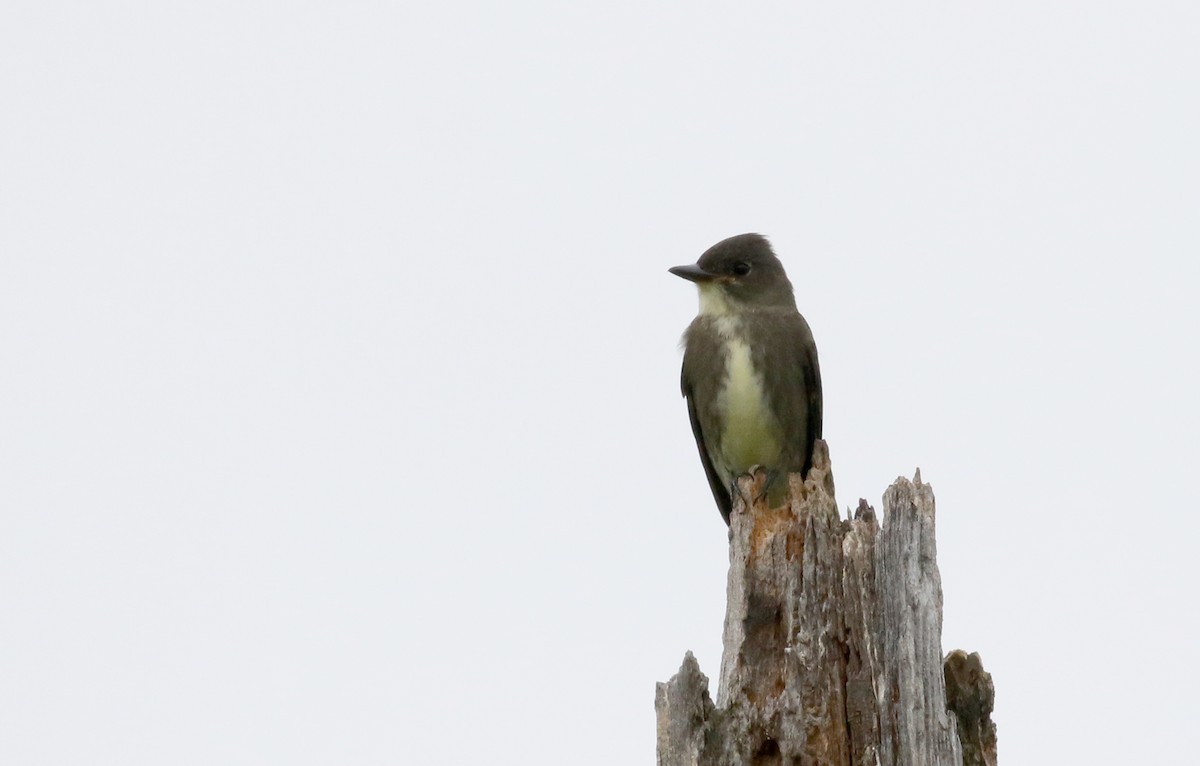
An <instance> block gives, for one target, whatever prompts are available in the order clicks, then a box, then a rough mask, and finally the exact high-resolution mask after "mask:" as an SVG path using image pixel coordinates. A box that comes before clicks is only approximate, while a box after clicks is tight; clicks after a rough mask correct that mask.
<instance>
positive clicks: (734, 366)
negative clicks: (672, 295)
mask: <svg viewBox="0 0 1200 766" xmlns="http://www.w3.org/2000/svg"><path fill="white" fill-rule="evenodd" d="M670 271H671V273H672V274H675V275H676V276H680V277H683V278H684V279H687V280H690V281H692V282H695V283H696V286H697V287H698V288H700V314H699V315H698V316H697V317H696V318H695V320H693V321H692V324H691V325H690V326H689V327H688V329H687V332H686V333H684V336H683V345H684V352H683V395H684V396H685V397H687V404H688V415H689V416H690V417H691V420H692V432H693V433H694V434H695V436H696V446H697V447H699V448H700V461H701V462H702V463H704V472H705V473H706V474H708V483H709V486H711V487H712V493H713V497H714V498H715V499H716V501H717V507H718V508H719V509H720V511H721V516H722V517H723V518H724V519H725V523H726V524H728V523H729V514H730V511H731V510H732V509H733V503H732V497H733V494H732V493H733V492H735V491H736V489H737V485H736V481H737V477H738V476H740V475H742V474H744V473H748V472H750V470H751V469H752V468H754V467H756V466H757V467H760V468H763V469H765V470H766V472H767V491H768V497H769V499H770V501H771V504H772V505H776V504H778V503H780V502H782V501H783V499H784V497H785V496H786V494H787V474H788V473H793V472H794V473H801V474H807V473H808V469H809V468H810V467H811V465H812V451H813V444H814V442H816V440H817V439H820V438H821V370H820V367H819V366H818V365H817V346H816V344H815V343H814V342H813V336H812V331H811V330H809V328H808V322H806V321H804V317H802V316H800V312H799V311H797V310H796V299H795V297H794V295H793V293H792V283H791V282H789V281H788V278H787V274H785V273H784V271H783V264H781V263H780V262H779V259H778V258H776V257H775V253H774V251H773V250H772V249H771V244H770V243H769V242H767V239H766V238H765V237H763V236H761V235H759V234H739V235H738V236H736V237H730V238H729V239H726V240H722V241H721V242H718V243H717V244H715V245H713V246H712V247H710V248H709V249H708V250H707V251H705V253H704V254H703V255H701V256H700V260H699V261H697V262H696V263H695V264H693V265H691V266H676V267H675V268H673V269H671V270H670Z"/></svg>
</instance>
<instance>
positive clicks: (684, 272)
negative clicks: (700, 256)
mask: <svg viewBox="0 0 1200 766" xmlns="http://www.w3.org/2000/svg"><path fill="white" fill-rule="evenodd" d="M667 271H669V272H671V273H672V274H674V275H675V276H677V277H683V278H684V279H686V280H688V281H689V282H697V283H704V282H711V281H713V280H714V279H716V278H717V276H718V275H717V274H713V273H712V272H708V271H705V270H704V269H702V268H700V266H699V265H697V264H695V263H693V264H691V265H688V266H675V267H673V268H670V269H667Z"/></svg>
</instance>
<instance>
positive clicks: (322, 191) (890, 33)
mask: <svg viewBox="0 0 1200 766" xmlns="http://www.w3.org/2000/svg"><path fill="white" fill-rule="evenodd" d="M1197 8H1198V6H1197V5H1196V4H1195V3H1187V2H1178V3H1168V2H1150V3H1133V2H1124V3H1122V2H1108V3H1103V2H1102V3H1096V2H1090V3H1084V2H1078V3H1074V2H1050V3H1046V2H1008V3H991V4H986V5H982V4H978V3H972V4H964V3H951V2H941V3H929V2H925V3H909V4H904V6H903V7H899V6H897V5H894V4H884V3H867V4H863V3H851V4H847V3H837V4H833V3H813V2H799V3H782V2H781V3H750V4H746V3H737V4H733V3H730V4H714V3H701V4H697V3H670V4H669V3H653V4H647V3H631V2H607V3H549V2H542V3H534V2H525V3H518V4H510V3H504V4H502V3H491V4H453V5H452V4H435V3H417V2H411V1H410V2H407V3H329V2H302V3H282V2H279V3H268V2H239V3H232V2H210V3H192V4H184V3H134V2H109V3H82V2H81V3H56V2H36V3H35V2H20V1H19V0H18V1H16V2H11V1H10V2H8V3H6V4H5V6H4V9H3V11H2V12H0V107H2V109H3V113H4V117H3V121H2V125H3V141H2V143H0V360H2V362H3V367H2V373H0V505H2V507H0V762H3V763H4V764H11V765H12V766H25V765H30V766H32V765H34V764H39V765H40V764H121V765H122V766H125V765H128V764H156V765H157V764H398V763H399V764H464V763H500V764H562V763H570V764H582V765H584V766H587V765H589V764H605V765H608V764H638V763H644V764H649V763H653V762H654V713H653V697H654V682H655V681H660V680H666V679H667V678H668V677H669V676H670V675H671V674H672V673H673V672H675V670H676V669H677V668H678V665H679V662H680V660H681V658H682V656H683V652H684V650H686V649H689V648H690V649H693V650H694V651H695V652H696V653H697V656H698V657H699V659H700V662H701V667H702V668H703V669H704V670H705V671H707V672H708V673H709V674H710V675H711V674H715V672H716V670H717V668H718V664H719V660H720V631H721V620H722V617H723V613H724V587H725V569H726V558H725V556H726V547H725V545H726V543H725V527H724V525H723V524H722V523H721V521H720V518H719V516H718V514H717V511H716V509H715V507H714V506H713V504H712V500H711V497H710V495H709V490H708V487H707V484H706V482H705V480H704V476H703V472H702V470H701V467H700V463H699V460H698V459H697V457H696V454H695V448H694V445H693V442H692V436H691V433H690V432H689V429H688V424H687V416H686V411H685V407H684V402H683V400H682V399H681V398H680V397H679V392H678V366H679V359H680V356H679V352H678V349H677V342H678V338H679V335H680V333H681V331H682V330H683V328H684V327H685V325H686V324H687V323H688V321H690V319H691V317H692V315H693V314H694V312H695V306H696V298H695V291H694V288H693V287H692V286H691V285H689V284H687V283H685V282H683V281H681V280H679V279H676V278H674V277H672V276H671V275H669V274H667V271H666V269H667V268H668V267H669V266H673V265H676V264H681V263H690V262H692V261H694V260H695V258H696V257H697V256H698V255H699V254H700V253H701V252H702V251H703V250H704V249H705V248H707V247H708V246H709V245H711V244H713V243H714V242H716V241H717V240H719V239H722V238H724V237H726V236H729V235H732V234H737V233H741V232H744V231H760V232H762V233H765V234H767V235H769V236H770V237H771V238H772V241H773V242H774V244H775V246H776V249H777V251H778V253H779V254H780V256H781V258H782V259H783V261H784V264H785V265H786V267H787V269H788V272H789V274H790V275H791V277H792V280H793V282H794V283H795V285H796V291H797V298H798V302H799V304H800V307H801V310H802V311H803V312H804V314H805V315H806V316H807V318H808V320H809V322H810V324H811V325H812V327H813V330H814V332H815V334H816V337H817V342H818V345H819V347H820V352H821V362H822V367H823V372H824V381H825V390H826V421H825V435H826V437H827V439H828V441H829V444H830V448H831V452H832V456H833V465H834V471H835V477H836V480H837V485H838V489H839V501H840V504H841V505H842V506H852V505H854V504H855V503H856V501H857V499H858V497H860V496H863V497H867V498H868V499H870V500H871V501H872V502H874V503H875V504H876V505H878V500H879V497H880V495H881V494H882V491H883V489H884V488H885V487H886V486H887V484H888V483H890V482H891V481H892V480H893V479H894V478H895V477H896V476H897V475H898V474H904V475H909V476H911V474H912V472H913V469H914V468H915V467H917V466H920V468H921V470H922V474H923V476H924V478H925V479H926V480H927V481H929V482H931V483H932V484H933V486H934V489H935V491H936V494H937V498H938V512H939V516H938V533H939V537H938V546H939V554H940V558H939V563H940V566H941V573H942V577H943V582H944V588H945V633H944V638H943V645H944V647H945V648H946V649H947V650H948V649H950V648H955V647H962V648H965V649H968V650H977V651H979V652H981V653H982V655H983V658H984V661H985V665H986V667H987V668H988V669H989V670H990V671H991V672H992V673H993V675H994V678H995V683H996V690H997V702H996V712H995V720H996V722H997V724H998V726H999V742H1000V756H1001V759H1002V762H1005V763H1009V764H1063V763H1080V764H1083V763H1087V764H1126V763H1165V762H1184V761H1185V760H1187V757H1188V756H1191V755H1194V748H1192V747H1191V745H1190V744H1189V743H1188V740H1187V739H1186V738H1185V733H1186V732H1190V731H1192V730H1193V727H1194V726H1195V718H1196V713H1197V703H1196V695H1195V690H1196V688H1197V684H1198V683H1200V672H1198V671H1197V669H1196V650H1197V642H1196V638H1195V633H1194V625H1193V620H1194V619H1195V607H1196V603H1197V599H1196V596H1195V590H1196V587H1197V584H1198V583H1197V575H1196V565H1195V560H1196V553H1195V549H1196V534H1197V531H1198V530H1197V527H1198V523H1197V521H1196V511H1195V508H1194V504H1195V492H1194V485H1195V477H1196V465H1197V458H1198V457H1200V456H1198V455H1197V452H1198V450H1197V446H1196V434H1197V429H1198V426H1200V423H1198V415H1197V412H1198V408H1197V405H1196V399H1195V397H1196V395H1197V388H1198V386H1200V373H1198V370H1200V351H1198V345H1200V342H1198V338H1197V335H1198V328H1200V312H1198V310H1197V307H1196V300H1197V291H1198V289H1200V279H1198V276H1200V267H1198V265H1197V257H1198V253H1200V180H1198V179H1200V149H1198V148H1197V146H1198V143H1200V142H1198V141H1197V136H1200V43H1198V39H1200V10H1197ZM1181 759H1182V760H1181Z"/></svg>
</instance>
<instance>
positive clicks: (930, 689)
mask: <svg viewBox="0 0 1200 766" xmlns="http://www.w3.org/2000/svg"><path fill="white" fill-rule="evenodd" d="M764 479H765V476H764V475H762V474H761V473H760V474H759V475H757V476H754V477H744V478H743V479H742V480H741V485H740V489H741V493H740V494H741V495H742V496H743V497H740V498H735V500H734V511H733V514H732V516H731V526H730V532H729V536H730V548H729V582H728V592H727V597H728V604H727V607H726V613H725V631H724V646H725V648H724V654H723V656H722V659H721V677H720V690H719V693H718V695H717V702H716V704H714V703H713V701H712V699H711V697H710V696H709V691H708V679H707V678H706V677H705V676H704V675H703V674H702V673H701V672H700V668H699V665H698V664H697V663H696V660H695V658H694V657H693V656H692V655H691V653H690V652H689V653H688V654H687V655H686V657H685V658H684V661H683V666H682V667H681V668H680V670H679V673H678V674H676V675H675V676H674V677H673V678H672V679H671V680H670V681H668V682H667V683H660V684H658V689H657V694H656V699H655V708H656V711H657V715H658V764H659V766H810V765H811V766H816V765H818V764H820V765H822V766H824V765H828V766H876V765H878V766H910V765H911V766H959V765H961V764H963V748H962V746H961V745H960V733H959V732H960V731H962V728H961V726H962V724H961V722H960V723H956V721H955V715H954V713H952V712H949V711H948V710H947V706H946V686H945V680H944V676H943V667H942V658H941V629H942V589H941V579H940V577H939V575H938V569H937V561H936V554H937V551H936V545H935V541H934V501H933V491H932V490H931V488H930V487H929V485H927V484H923V483H922V482H921V476H920V472H919V471H918V472H917V475H916V477H915V478H914V479H913V480H912V481H909V480H908V479H904V478H901V479H898V480H897V481H896V482H895V483H894V484H893V485H892V486H891V487H890V488H889V489H888V490H887V492H886V493H885V494H884V498H883V502H884V510H885V519H886V520H885V523H884V525H883V527H882V529H881V528H880V525H879V523H878V522H877V520H876V517H875V512H874V509H872V508H871V507H870V506H869V505H867V504H866V502H865V501H860V503H859V507H858V510H857V511H856V512H855V514H854V519H853V520H849V521H845V520H843V519H842V518H841V517H840V515H839V514H838V508H837V503H836V501H835V499H834V488H833V476H832V474H831V472H830V466H829V451H828V448H827V447H826V445H825V442H823V441H820V442H817V445H816V449H815V451H814V458H813V467H812V470H810V471H809V474H808V477H807V478H806V479H805V480H804V481H801V480H800V477H799V476H798V475H792V476H791V477H789V480H790V482H791V485H790V490H791V493H790V498H789V503H788V505H785V506H782V507H779V508H769V507H767V504H766V503H767V501H766V497H765V493H764V492H762V491H761V488H762V482H763V481H764ZM744 498H754V500H753V502H752V504H751V507H750V508H749V509H747V507H746V502H745V500H744ZM975 657H976V659H977V657H978V656H977V655H975ZM947 668H949V665H947ZM945 672H946V673H949V672H950V671H949V669H947V670H946V671H945ZM978 673H982V666H979V668H978ZM978 673H977V674H976V676H975V678H978ZM985 675H986V674H985ZM976 685H978V684H976ZM988 689H989V690H990V677H988ZM967 696H970V695H964V699H966V698H967ZM970 698H971V699H972V700H977V699H978V698H979V695H978V694H975V696H971V697H970ZM969 704H975V703H969ZM984 707H985V706H984V705H982V704H976V705H975V707H974V708H972V709H973V710H976V711H983V710H984ZM990 710H991V698H990V697H988V698H987V704H986V712H982V714H981V715H975V717H974V718H973V719H971V721H972V722H971V723H970V724H969V725H970V726H972V727H974V728H973V729H972V730H973V731H980V732H983V731H987V730H989V729H988V727H989V726H991V721H990V719H989V718H987V715H988V714H990ZM990 731H991V733H992V739H991V751H990V752H991V758H992V760H991V761H986V763H987V764H994V763H995V730H994V727H991V729H990ZM964 738H965V735H964ZM977 739H978V738H977ZM970 763H971V761H968V764H970ZM979 763H985V761H979Z"/></svg>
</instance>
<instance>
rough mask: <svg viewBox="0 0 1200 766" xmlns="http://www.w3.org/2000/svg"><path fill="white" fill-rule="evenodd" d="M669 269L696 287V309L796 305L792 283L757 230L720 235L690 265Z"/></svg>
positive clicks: (718, 312) (708, 311)
mask: <svg viewBox="0 0 1200 766" xmlns="http://www.w3.org/2000/svg"><path fill="white" fill-rule="evenodd" d="M670 272H671V273H672V274H674V275H675V276H677V277H683V278H684V279H686V280H689V281H691V282H695V283H696V286H697V287H698V288H700V313H701V314H711V315H722V314H731V313H735V312H739V311H747V310H752V309H770V308H785V309H789V308H790V309H792V310H793V311H794V310H795V308H796V299H795V297H794V295H793V292H792V283H791V282H789V281H788V278H787V274H785V273H784V271H783V264H782V263H780V262H779V259H778V258H776V257H775V252H774V251H773V250H772V249H771V243H770V242H768V241H767V238H766V237H764V236H762V235H761V234H739V235H737V236H736V237H730V238H729V239H723V240H721V241H720V242H718V243H717V244H715V245H713V246H712V247H710V248H708V250H705V251H704V254H703V255H701V256H700V260H698V261H696V262H695V263H694V264H692V265H690V266H676V267H674V268H672V269H670Z"/></svg>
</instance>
